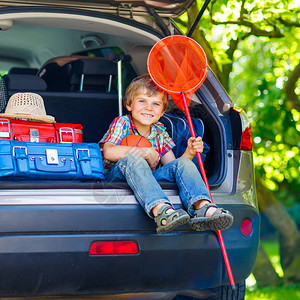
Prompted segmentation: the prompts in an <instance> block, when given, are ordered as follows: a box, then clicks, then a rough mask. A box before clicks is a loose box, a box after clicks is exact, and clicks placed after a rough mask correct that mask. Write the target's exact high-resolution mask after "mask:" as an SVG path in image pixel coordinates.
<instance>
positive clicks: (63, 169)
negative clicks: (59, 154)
mask: <svg viewBox="0 0 300 300" xmlns="http://www.w3.org/2000/svg"><path fill="white" fill-rule="evenodd" d="M35 167H36V169H37V170H39V171H43V172H52V173H63V172H69V171H70V170H71V160H70V159H66V161H65V164H64V165H63V166H57V165H56V166H54V165H52V166H50V165H44V164H43V163H42V161H41V160H40V159H39V158H36V159H35Z"/></svg>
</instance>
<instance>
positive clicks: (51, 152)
mask: <svg viewBox="0 0 300 300" xmlns="http://www.w3.org/2000/svg"><path fill="white" fill-rule="evenodd" d="M46 157H47V164H48V165H58V154H57V150H56V149H46Z"/></svg>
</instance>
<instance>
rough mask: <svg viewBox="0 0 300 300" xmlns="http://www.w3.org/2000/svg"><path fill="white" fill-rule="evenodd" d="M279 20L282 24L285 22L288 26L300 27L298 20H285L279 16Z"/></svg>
mask: <svg viewBox="0 0 300 300" xmlns="http://www.w3.org/2000/svg"><path fill="white" fill-rule="evenodd" d="M278 20H279V22H280V23H281V24H283V25H284V26H286V27H300V23H297V22H290V21H286V20H283V19H282V18H281V17H279V18H278Z"/></svg>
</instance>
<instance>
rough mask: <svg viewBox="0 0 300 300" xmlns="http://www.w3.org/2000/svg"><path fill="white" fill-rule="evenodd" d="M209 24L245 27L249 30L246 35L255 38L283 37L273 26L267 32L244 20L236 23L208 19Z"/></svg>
mask: <svg viewBox="0 0 300 300" xmlns="http://www.w3.org/2000/svg"><path fill="white" fill-rule="evenodd" d="M210 20H211V23H212V24H213V25H239V26H245V27H248V28H250V32H249V33H248V34H249V35H251V34H252V35H255V36H265V37H269V38H274V37H283V36H284V35H283V34H282V33H281V32H280V30H279V29H278V28H277V27H276V26H274V25H273V28H274V29H273V30H272V31H267V30H263V29H260V28H258V27H257V26H256V25H255V24H254V23H251V22H249V21H246V20H245V19H242V20H238V21H225V22H221V21H216V20H213V19H212V18H211V19H210Z"/></svg>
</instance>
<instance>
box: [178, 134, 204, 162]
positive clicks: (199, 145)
mask: <svg viewBox="0 0 300 300" xmlns="http://www.w3.org/2000/svg"><path fill="white" fill-rule="evenodd" d="M197 152H199V153H202V152H203V141H202V138H201V137H200V136H198V137H197V138H194V137H190V138H189V139H188V142H187V148H186V150H185V152H184V154H183V155H182V157H187V158H189V159H193V157H194V156H195V155H196V153H197Z"/></svg>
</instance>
